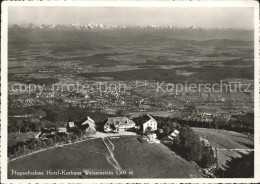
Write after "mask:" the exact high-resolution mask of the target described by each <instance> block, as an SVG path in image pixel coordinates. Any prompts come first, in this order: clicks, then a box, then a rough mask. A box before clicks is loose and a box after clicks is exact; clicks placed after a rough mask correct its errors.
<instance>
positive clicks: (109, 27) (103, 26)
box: [9, 23, 249, 31]
mask: <svg viewBox="0 0 260 184" xmlns="http://www.w3.org/2000/svg"><path fill="white" fill-rule="evenodd" d="M9 27H10V28H25V29H64V30H66V29H67V30H71V29H72V30H75V29H76V30H113V29H133V30H134V29H164V30H223V31H224V30H232V31H234V30H236V31H249V30H246V29H234V28H226V29H218V28H212V29H206V28H203V27H195V26H192V25H191V26H186V27H185V28H179V27H176V26H174V25H169V26H160V25H148V26H122V25H106V24H95V23H88V24H79V23H75V24H52V25H46V24H42V25H40V26H37V25H34V24H32V23H30V24H25V25H21V24H13V25H10V26H9Z"/></svg>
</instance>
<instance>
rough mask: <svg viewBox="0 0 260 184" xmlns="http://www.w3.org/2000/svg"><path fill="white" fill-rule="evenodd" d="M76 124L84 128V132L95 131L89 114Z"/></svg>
mask: <svg viewBox="0 0 260 184" xmlns="http://www.w3.org/2000/svg"><path fill="white" fill-rule="evenodd" d="M78 126H79V127H80V129H82V130H84V131H86V132H90V133H94V132H96V128H95V127H96V124H95V121H94V120H93V119H91V118H90V117H89V116H87V117H86V118H84V119H83V120H82V121H80V122H79V123H78Z"/></svg>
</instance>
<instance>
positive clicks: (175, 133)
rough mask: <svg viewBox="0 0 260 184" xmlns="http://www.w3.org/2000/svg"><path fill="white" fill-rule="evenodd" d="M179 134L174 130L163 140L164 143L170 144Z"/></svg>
mask: <svg viewBox="0 0 260 184" xmlns="http://www.w3.org/2000/svg"><path fill="white" fill-rule="evenodd" d="M179 134H180V132H179V131H178V130H176V129H175V130H174V131H173V132H172V133H171V134H170V135H168V136H167V137H165V138H163V142H164V143H172V142H173V140H175V139H176V138H177V137H178V136H179Z"/></svg>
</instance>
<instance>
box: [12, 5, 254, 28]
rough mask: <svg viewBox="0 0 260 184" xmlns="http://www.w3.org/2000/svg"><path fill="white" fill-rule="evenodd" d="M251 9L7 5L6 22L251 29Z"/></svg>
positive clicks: (252, 16)
mask: <svg viewBox="0 0 260 184" xmlns="http://www.w3.org/2000/svg"><path fill="white" fill-rule="evenodd" d="M253 10H254V9H253V8H230V7H229V8H226V7H225V8H208V7H207V8H198V7H196V8H195V7H192V8H190V7H187V8H184V7H178V8H176V7H160V8H157V7H134V8H132V7H9V11H8V24H9V25H12V24H29V23H33V24H35V25H41V24H70V23H79V24H87V23H92V22H93V23H96V24H113V25H126V26H147V25H160V26H170V25H172V26H176V27H186V26H195V27H203V28H240V29H253V28H254V11H253Z"/></svg>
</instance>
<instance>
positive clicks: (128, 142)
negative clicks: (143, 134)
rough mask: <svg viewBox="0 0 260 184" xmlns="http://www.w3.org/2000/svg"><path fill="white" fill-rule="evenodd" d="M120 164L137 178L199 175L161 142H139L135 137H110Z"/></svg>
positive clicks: (190, 165) (190, 176) (189, 164)
mask: <svg viewBox="0 0 260 184" xmlns="http://www.w3.org/2000/svg"><path fill="white" fill-rule="evenodd" d="M111 142H112V143H113V144H114V146H115V150H114V153H115V158H116V159H117V161H118V162H119V163H120V166H121V167H122V168H124V169H126V170H130V171H133V172H134V176H133V177H137V178H192V177H201V175H200V174H199V173H198V171H197V170H196V169H195V167H194V166H193V165H192V164H191V163H190V162H187V161H186V160H184V159H182V158H181V157H179V156H177V155H175V153H174V152H172V151H171V150H170V149H169V148H168V147H166V146H164V145H163V144H148V143H146V142H140V141H139V140H138V139H137V137H125V138H120V139H111Z"/></svg>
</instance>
